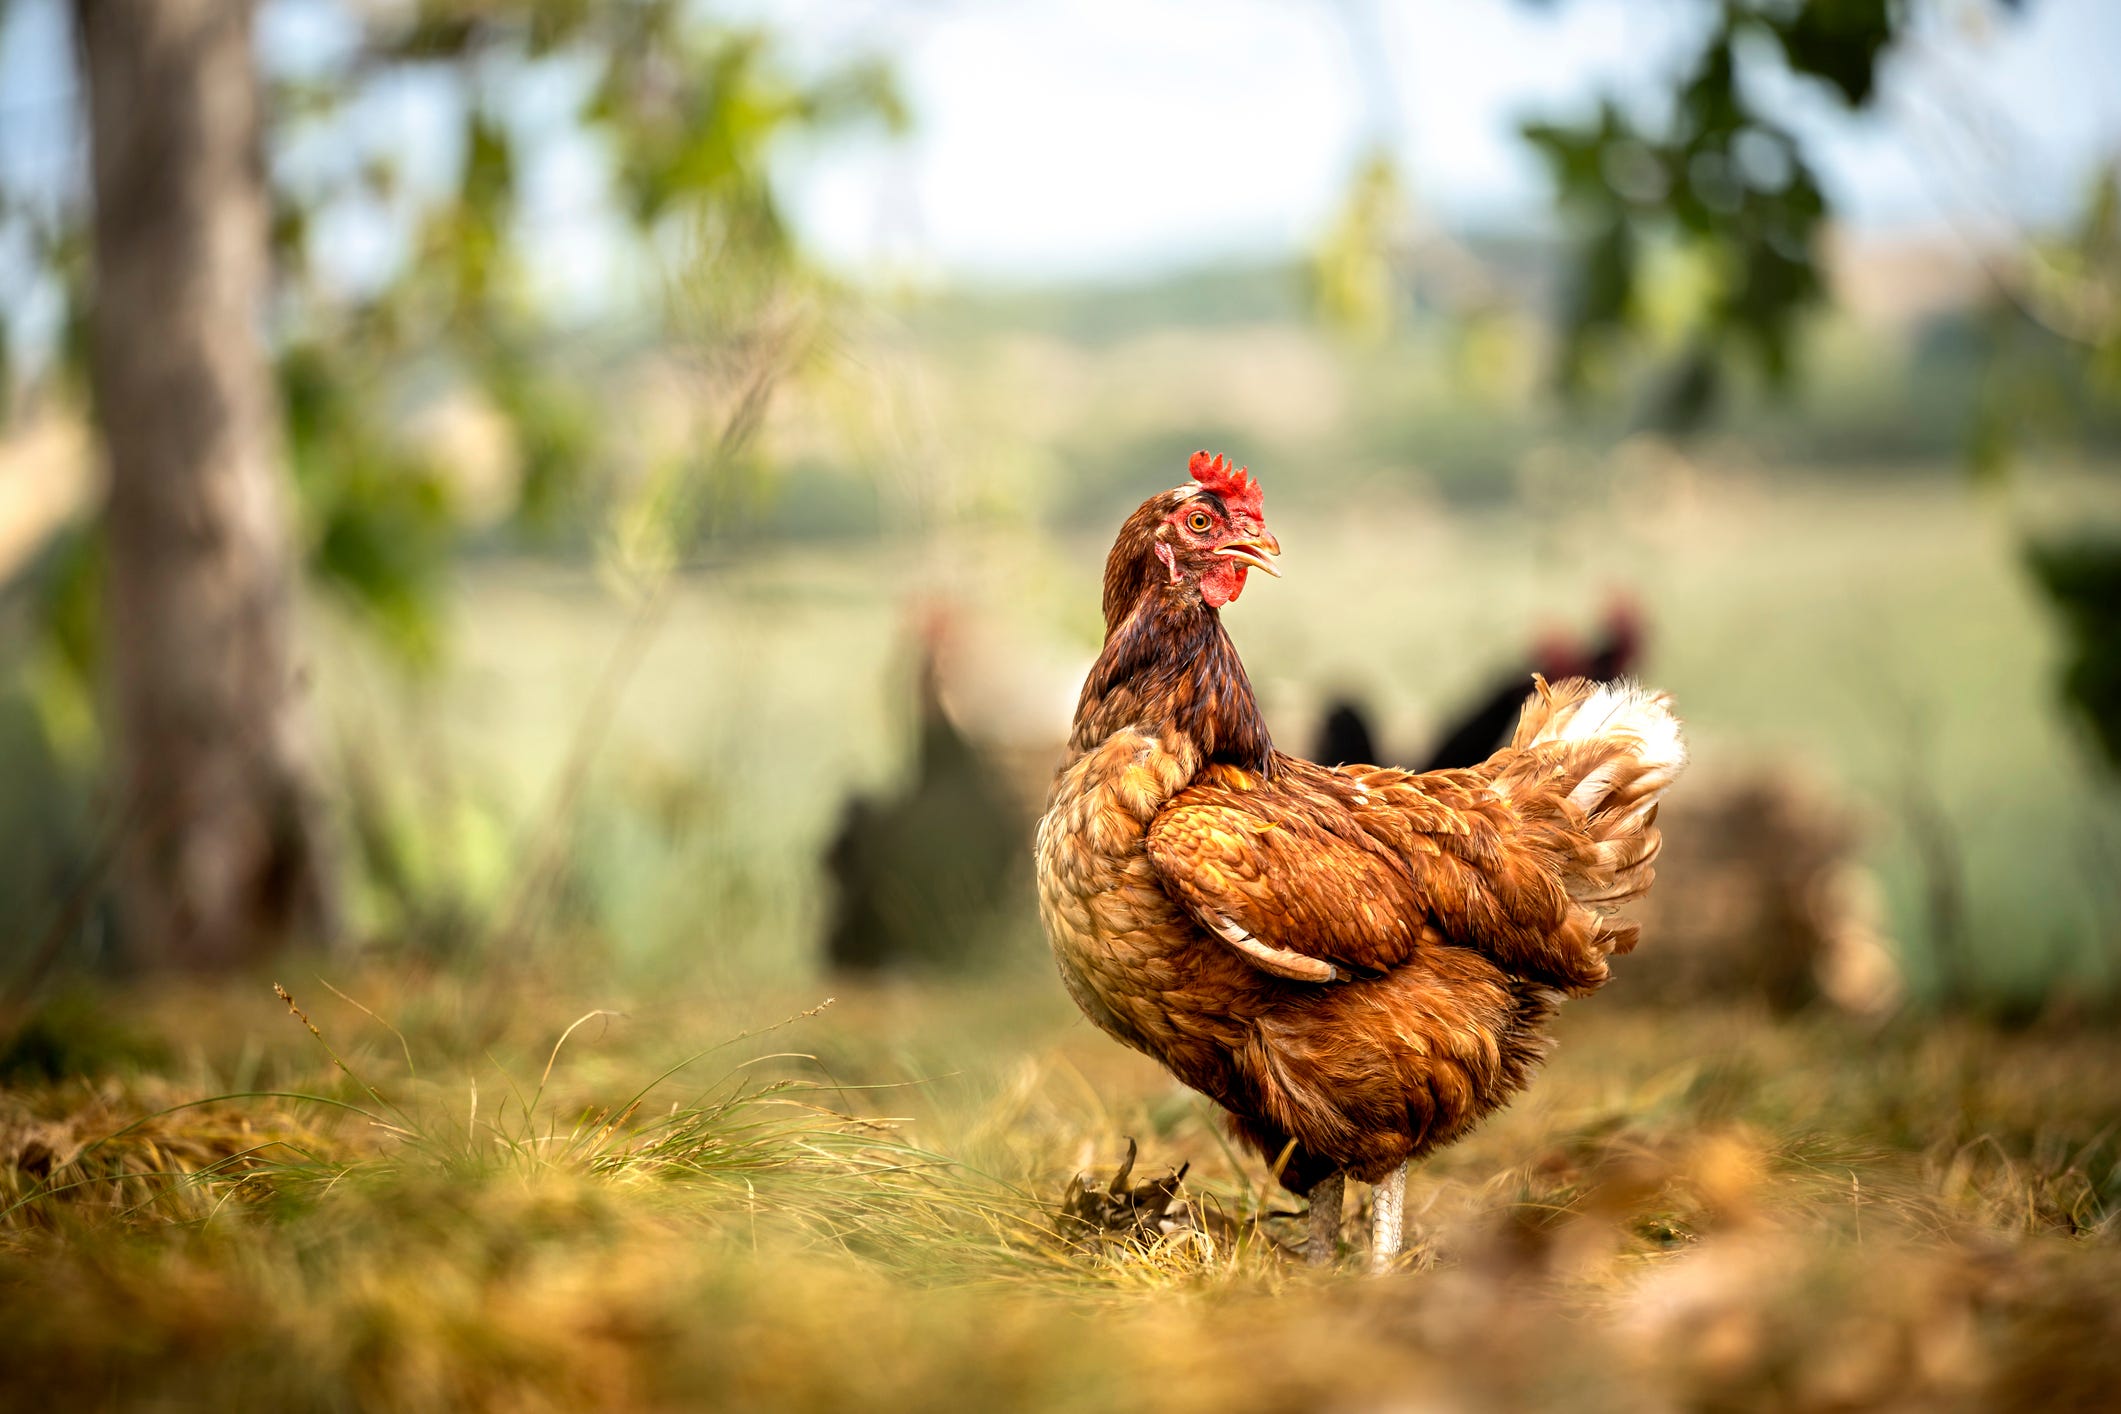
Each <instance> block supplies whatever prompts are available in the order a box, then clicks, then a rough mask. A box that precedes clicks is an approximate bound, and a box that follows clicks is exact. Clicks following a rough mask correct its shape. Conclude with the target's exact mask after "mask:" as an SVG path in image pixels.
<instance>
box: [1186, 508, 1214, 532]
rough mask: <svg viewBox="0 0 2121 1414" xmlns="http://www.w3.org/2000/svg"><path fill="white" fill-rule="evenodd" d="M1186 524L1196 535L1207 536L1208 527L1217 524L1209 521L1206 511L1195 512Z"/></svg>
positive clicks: (1188, 517) (1187, 519)
mask: <svg viewBox="0 0 2121 1414" xmlns="http://www.w3.org/2000/svg"><path fill="white" fill-rule="evenodd" d="M1186 524H1187V525H1188V526H1190V527H1191V528H1192V531H1193V533H1194V534H1195V535H1206V534H1207V533H1208V527H1209V526H1211V525H1213V524H1215V522H1214V521H1212V520H1210V519H1208V513H1207V512H1206V511H1195V512H1194V513H1193V514H1192V515H1189V516H1187V517H1186Z"/></svg>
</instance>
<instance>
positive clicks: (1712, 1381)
mask: <svg viewBox="0 0 2121 1414" xmlns="http://www.w3.org/2000/svg"><path fill="white" fill-rule="evenodd" d="M294 975H295V974H290V976H294ZM1040 980H1041V979H1039V978H1038V977H1037V976H1036V975H1035V974H1026V975H1022V976H1016V975H1011V976H1006V977H997V978H993V979H989V980H988V981H986V982H983V983H979V984H973V985H964V986H953V987H906V988H887V989H881V990H872V989H854V990H846V991H845V994H844V995H841V996H839V997H838V998H837V999H836V1000H835V1001H834V1002H833V1003H832V1004H831V1005H829V1006H825V1007H824V1008H823V1009H822V1010H816V1009H815V1008H817V1006H818V1005H819V1003H820V1002H821V1001H822V1000H823V999H822V997H814V998H811V999H809V1001H808V1002H807V1004H806V1005H804V1006H803V1007H801V1008H800V1009H798V1008H797V1007H796V1003H797V1002H798V1001H801V1000H803V999H802V998H801V997H798V996H793V995H791V996H787V997H781V998H769V997H763V996H754V997H750V998H746V999H744V1000H743V1001H742V1002H741V1003H737V1002H734V1001H733V1000H732V999H731V998H729V997H728V996H727V995H722V996H713V995H693V996H678V995H672V994H669V993H667V992H666V993H664V994H662V995H658V996H652V997H637V998H632V999H627V998H614V999H609V1000H615V1001H617V1002H618V1005H617V1006H616V1007H615V1008H614V1009H615V1010H617V1011H619V1012H621V1013H622V1014H619V1015H590V1016H589V1017H588V1019H586V1020H583V1021H581V1023H580V1024H579V1025H575V1026H574V1027H573V1029H572V1030H571V1031H570V1030H569V1029H568V1028H569V1026H570V1024H571V1023H573V1022H574V1021H575V1020H576V1014H571V1013H574V1009H575V1008H576V1007H577V1006H578V1005H579V1002H580V997H579V996H577V995H575V994H574V990H573V986H572V985H571V984H569V983H566V982H562V981H560V980H558V979H557V978H556V977H554V976H552V975H541V974H538V973H533V972H528V971H524V972H519V973H515V974H512V975H503V976H500V977H487V978H478V979H473V978H470V977H462V976H455V975H451V974H448V973H442V974H437V973H433V972H431V971H428V970H425V969H419V970H413V971H407V970H403V969H381V970H378V969H370V970H366V971H362V972H359V973H356V974H350V975H346V976H342V977H340V978H339V979H338V982H337V983H336V984H332V982H331V977H330V974H329V971H328V969H325V970H314V969H313V970H306V971H304V972H303V973H302V974H300V980H299V985H297V983H296V982H293V981H290V982H289V984H288V990H289V992H290V993H291V994H292V996H293V1000H294V1004H295V1005H296V1006H299V1007H300V1008H301V1012H302V1013H303V1014H304V1015H306V1016H307V1017H308V1019H309V1022H310V1023H313V1024H314V1026H315V1027H316V1032H317V1033H318V1034H312V1032H311V1031H310V1030H309V1029H308V1026H307V1025H306V1024H305V1022H304V1021H303V1020H302V1019H300V1018H299V1017H298V1016H296V1015H294V1014H291V1012H290V1009H289V1007H288V1006H287V1005H285V1004H283V1003H282V1001H281V1000H280V999H279V998H277V997H276V996H275V995H274V994H273V993H272V991H271V990H269V988H268V987H267V986H266V984H265V983H264V982H263V981H262V980H261V981H259V982H257V983H255V984H248V985H229V986H217V987H212V988H197V987H175V986H165V987H161V988H157V989H154V990H152V991H148V992H143V993H138V994H133V995H129V996H127V997H124V998H122V999H112V998H103V999H101V1001H100V1005H99V1010H100V1013H101V1015H102V1016H103V1018H104V1021H105V1023H106V1024H105V1025H104V1026H103V1027H102V1029H101V1032H100V1035H98V1036H97V1037H96V1038H95V1039H94V1040H93V1041H84V1042H76V1043H73V1044H74V1046H75V1049H74V1050H72V1051H71V1052H69V1051H67V1050H66V1049H65V1047H64V1046H61V1047H59V1048H58V1050H57V1052H56V1053H55V1054H54V1055H53V1056H52V1057H51V1058H50V1059H51V1061H52V1063H53V1064H54V1065H55V1066H56V1067H57V1068H70V1069H73V1070H76V1071H86V1072H89V1073H90V1076H91V1078H80V1077H79V1076H77V1077H76V1078H72V1079H67V1080H52V1079H37V1078H35V1077H34V1076H32V1075H30V1074H28V1073H26V1072H25V1071H21V1070H18V1072H17V1073H16V1074H15V1075H14V1077H12V1084H11V1087H10V1089H9V1091H8V1093H7V1096H6V1099H5V1102H4V1103H5V1110H4V1117H0V1124H4V1129H0V1160H4V1161H5V1166H4V1167H0V1181H4V1183H5V1184H6V1188H5V1190H4V1202H5V1204H6V1205H7V1206H6V1207H5V1217H4V1219H0V1330H5V1331H6V1332H7V1333H8V1336H7V1339H6V1344H7V1345H8V1346H9V1347H10V1355H9V1358H8V1359H7V1360H6V1361H5V1362H4V1365H0V1386H5V1387H7V1388H8V1389H9V1390H10V1392H11V1394H12V1396H13V1397H14V1398H16V1399H19V1400H20V1401H21V1403H22V1404H23V1405H24V1406H25V1407H29V1406H30V1405H31V1403H32V1401H33V1400H36V1401H44V1402H57V1403H60V1404H65V1405H73V1404H79V1403H86V1402H94V1401H97V1400H105V1401H108V1402H112V1403H118V1404H156V1405H164V1404H195V1405H199V1406H206V1407H233V1406H237V1405H248V1406H252V1407H342V1406H345V1405H347V1404H349V1403H358V1404H366V1405H387V1406H389V1407H393V1408H414V1409H418V1408H436V1409H441V1408H465V1407H486V1408H543V1407H549V1408H629V1407H631V1408H638V1407H651V1408H653V1407H691V1406H713V1407H721V1408H763V1407H776V1408H820V1409H823V1408H832V1407H839V1406H842V1405H844V1404H846V1403H848V1402H859V1403H861V1404H862V1405H864V1406H866V1407H877V1408H907V1409H914V1408H927V1407H933V1404H934V1401H935V1399H936V1398H937V1397H939V1393H940V1392H943V1391H948V1392H950V1394H951V1396H952V1402H953V1403H957V1404H961V1405H963V1406H964V1407H1000V1406H1008V1407H1024V1408H1054V1409H1060V1408H1084V1407H1089V1408H1098V1409H1122V1408H1136V1407H1139V1408H1144V1409H1151V1408H1153V1409H1156V1410H1159V1411H1172V1410H1185V1409H1192V1408H1200V1409H1211V1408H1212V1409H1232V1408H1265V1409H1271V1408H1315V1407H1375V1406H1378V1405H1380V1404H1384V1405H1391V1406H1395V1407H1397V1406H1405V1405H1421V1406H1424V1407H1435V1408H1489V1407H1495V1408H1507V1407H1523V1406H1524V1405H1526V1404H1536V1405H1542V1406H1557V1405H1559V1406H1567V1407H1573V1408H1608V1407H1610V1408H1616V1409H1618V1408H1627V1409H1640V1408H1645V1407H1652V1408H1654V1407H1674V1408H1677V1407H1701V1406H1704V1405H1712V1406H1716V1407H1734V1408H1761V1409H1829V1408H1834V1409H1839V1408H1857V1407H1953V1406H1956V1405H1964V1406H1965V1407H1969V1408H1972V1407H1989V1408H1995V1407H2010V1406H2015V1405H2020V1404H2023V1405H2025V1406H2027V1407H2043V1408H2056V1407H2065V1405H2066V1404H2067V1403H2068V1400H2069V1398H2070V1397H2071V1396H2073V1395H2076V1394H2085V1393H2089V1392H2092V1391H2097V1390H2101V1389H2103V1388H2106V1387H2108V1386H2107V1383H2106V1382H2109V1381H2111V1380H2112V1379H2113V1378H2114V1377H2115V1376H2117V1375H2121V1366H2117V1364H2116V1356H2115V1353H2114V1351H2115V1346H2114V1343H2113V1341H2112V1338H2111V1337H2112V1334H2113V1328H2114V1316H2113V1310H2114V1297H2115V1295H2117V1294H2121V1249H2117V1248H2116V1247H2115V1245H2114V1234H2115V1224H2114V1222H2113V1220H2112V1218H2111V1213H2112V1211H2113V1208H2114V1204H2115V1201H2116V1198H2117V1197H2121V1163H2117V1161H2121V1139H2117V1136H2116V1134H2115V1131H2114V1125H2113V1121H2112V1116H2113V1115H2114V1114H2116V1113H2121V1080H2116V1078H2115V1077H2116V1076H2121V1064H2117V1062H2121V1041H2117V1040H2116V1039H2115V1038H2113V1037H2112V1036H2111V1034H2109V1033H2107V1032H2106V1031H2103V1030H2092V1029H2075V1028H2064V1027H2059V1026H2051V1027H2049V1028H2047V1029H2043V1030H2038V1031H2026V1032H2018V1033H2004V1032H2000V1031H1997V1030H1994V1029H1990V1028H1987V1027H1983V1026H1977V1025H1973V1024H1965V1023H1953V1022H1942V1021H1916V1020H1912V1019H1910V1020H1903V1021H1901V1022H1897V1023H1894V1024H1892V1025H1890V1026H1887V1027H1884V1028H1882V1029H1879V1028H1873V1027H1864V1026H1859V1025H1856V1024H1854V1023H1851V1022H1847V1021H1844V1020H1839V1019H1834V1018H1830V1017H1826V1016H1818V1017H1809V1018H1798V1019H1794V1020H1782V1021H1776V1020H1771V1019H1769V1018H1768V1017H1766V1016H1765V1015H1764V1014H1759V1013H1755V1012H1752V1011H1749V1010H1746V1009H1742V1008H1741V1009H1730V1008H1723V1009H1704V1010H1689V1011H1683V1012H1677V1013H1649V1012H1643V1011H1638V1010H1634V1009H1631V1008H1627V1007H1623V1006H1618V1005H1614V1006H1604V1005H1603V1004H1602V1003H1601V1002H1599V1001H1597V1000H1593V1001H1590V1002H1587V1003H1583V1004H1580V1005H1576V1006H1574V1007H1572V1008H1571V1010H1570V1013H1569V1015H1568V1016H1567V1017H1566V1019H1565V1021H1564V1024H1563V1027H1562V1032H1561V1042H1562V1044H1561V1046H1560V1048H1559V1050H1558V1052H1557V1054H1556V1056H1555V1058H1554V1060H1553V1063H1552V1065H1551V1066H1550V1068H1549V1069H1548V1071H1547V1072H1546V1074H1545V1075H1544V1076H1543V1077H1542V1078H1541V1079H1540V1080H1539V1081H1538V1082H1537V1083H1536V1084H1535V1085H1534V1087H1533V1088H1532V1090H1531V1091H1530V1092H1529V1093H1528V1094H1527V1095H1526V1096H1525V1097H1524V1098H1523V1099H1522V1100H1521V1101H1520V1102H1519V1103H1518V1104H1517V1105H1515V1106H1513V1107H1512V1108H1511V1109H1510V1110H1508V1111H1507V1112H1506V1113H1504V1114H1503V1115H1502V1116H1501V1117H1499V1118H1498V1119H1497V1120H1496V1121H1495V1122H1493V1123H1491V1124H1489V1125H1488V1126H1487V1127H1485V1128H1484V1129H1482V1130H1480V1131H1479V1132H1478V1133H1477V1134H1475V1135H1474V1136H1473V1137H1472V1138H1470V1139H1468V1140H1467V1141H1465V1142H1464V1143H1462V1144H1459V1145H1457V1146H1455V1147H1453V1148H1451V1149H1449V1150H1447V1151H1445V1152H1444V1153H1442V1154H1440V1155H1438V1156H1436V1158H1435V1159H1434V1160H1432V1161H1431V1162H1430V1163H1428V1164H1427V1165H1425V1166H1424V1167H1423V1168H1422V1169H1420V1170H1419V1171H1418V1172H1417V1173H1416V1174H1415V1176H1414V1179H1413V1182H1412V1185H1411V1196H1410V1205H1409V1206H1410V1212H1411V1213H1412V1214H1413V1232H1414V1235H1415V1241H1414V1251H1413V1253H1412V1255H1411V1257H1410V1259H1409V1261H1408V1263H1407V1264H1406V1266H1405V1268H1404V1269H1403V1270H1401V1271H1400V1272H1397V1273H1395V1274H1393V1275H1390V1276H1387V1277H1383V1278H1375V1279H1373V1278H1367V1277H1364V1276H1361V1275H1359V1274H1358V1270H1357V1269H1358V1268H1359V1262H1357V1261H1355V1260H1352V1258H1353V1256H1354V1255H1355V1254H1351V1261H1350V1263H1349V1269H1348V1270H1346V1271H1342V1272H1335V1273H1323V1274H1322V1273H1315V1272H1311V1271H1308V1270H1305V1269H1304V1268H1302V1267H1301V1266H1300V1265H1298V1264H1297V1263H1296V1262H1294V1261H1293V1260H1292V1259H1290V1258H1289V1257H1287V1256H1285V1255H1284V1254H1283V1252H1282V1251H1281V1247H1282V1245H1283V1244H1284V1243H1286V1242H1288V1241H1292V1240H1294V1238H1295V1236H1296V1231H1297V1226H1298V1224H1297V1222H1296V1221H1295V1219H1294V1217H1293V1213H1294V1211H1295V1209H1296V1207H1297V1206H1298V1205H1296V1204H1293V1203H1292V1202H1291V1201H1290V1200H1289V1199H1287V1198H1286V1196H1285V1195H1282V1194H1280V1193H1279V1192H1278V1191H1277V1190H1274V1189H1273V1188H1272V1187H1271V1186H1270V1185H1269V1183H1268V1182H1267V1177H1266V1174H1265V1171H1264V1168H1263V1166H1262V1165H1261V1164H1259V1163H1258V1162H1256V1161H1251V1160H1247V1159H1244V1158H1241V1157H1239V1156H1237V1155H1235V1154H1233V1153H1232V1152H1231V1150H1230V1149H1229V1148H1228V1146H1227V1145H1226V1144H1225V1143H1224V1142H1223V1140H1222V1138H1221V1137H1220V1131H1219V1129H1218V1127H1217V1125H1216V1123H1215V1122H1214V1118H1213V1116H1212V1114H1211V1113H1210V1112H1209V1109H1208V1107H1207V1106H1205V1105H1204V1104H1203V1103H1202V1102H1201V1101H1200V1100H1198V1099H1197V1098H1196V1097H1193V1096H1191V1095H1189V1094H1187V1093H1186V1092H1184V1091H1182V1090H1180V1089H1178V1088H1177V1087H1175V1086H1174V1085H1173V1084H1172V1083H1171V1082H1170V1081H1169V1080H1167V1079H1166V1078H1164V1077H1163V1076H1162V1075H1161V1074H1160V1073H1159V1072H1158V1071H1157V1070H1156V1069H1155V1068H1154V1067H1153V1066H1150V1065H1148V1064H1147V1063H1146V1062H1142V1061H1140V1060H1138V1059H1136V1058H1133V1057H1131V1056H1129V1055H1127V1054H1125V1053H1124V1052H1121V1051H1120V1050H1118V1049H1117V1048H1116V1047H1114V1046H1112V1045H1111V1044H1110V1043H1109V1042H1107V1041H1106V1040H1104V1038H1102V1037H1101V1036H1099V1035H1097V1034H1096V1033H1094V1032H1092V1031H1090V1030H1089V1029H1088V1028H1087V1027H1086V1026H1084V1025H1083V1024H1081V1023H1080V1022H1079V1021H1077V1020H1076V1019H1075V1018H1074V1017H1073V1016H1072V1014H1071V1013H1070V1012H1069V1011H1068V1010H1067V1008H1066V1005H1065V1002H1064V1001H1062V1000H1061V999H1059V997H1058V996H1057V990H1058V989H1057V988H1048V987H1041V986H1039V985H1038V982H1039V981H1040ZM328 984H330V985H328ZM334 985H336V986H337V990H338V991H340V992H343V993H344V994H345V995H344V997H343V998H342V997H341V996H339V995H337V994H336V993H335V991H334V990H333V987H334ZM364 1008H365V1009H366V1010H364ZM782 1008H786V1010H782ZM799 1011H800V1014H799ZM371 1013H372V1015H371ZM783 1017H787V1018H792V1019H788V1020H786V1021H785V1023H784V1024H781V1025H779V1026H777V1027H776V1026H774V1025H773V1023H774V1022H775V1021H776V1020H779V1019H781V1018H783ZM59 1021H60V1022H61V1023H62V1024H64V1022H65V1018H64V1017H63V1016H61V1017H60V1018H59ZM260 1022H269V1023H270V1024H269V1025H266V1026H263V1027H261V1026H260V1025H259V1023H260ZM747 1026H748V1027H749V1028H750V1034H748V1035H747V1034H744V1033H745V1031H746V1028H747ZM769 1028H771V1029H769ZM68 1034H73V1035H79V1034H81V1028H79V1027H72V1028H69V1030H68ZM563 1037H564V1044H560V1042H561V1041H562V1038H563ZM20 1054H21V1052H20V1049H19V1048H18V1055H20ZM688 1057H689V1058H690V1059H688ZM25 1064H26V1062H25ZM232 1092H240V1093H239V1094H238V1095H237V1097H236V1098H231V1099H223V1100H215V1101H212V1102H211V1103H207V1104H203V1105H198V1104H193V1105H191V1106H190V1107H188V1108H183V1109H171V1108H169V1107H170V1106H172V1105H175V1104H179V1103H184V1102H188V1101H193V1100H196V1099H198V1098H200V1097H204V1096H212V1095H217V1094H229V1093H232ZM301 1096H308V1097H313V1098H298V1097H301ZM1128 1138H1132V1139H1134V1140H1135V1141H1136V1142H1137V1143H1138V1145H1139V1146H1140V1149H1141V1160H1140V1165H1139V1167H1138V1173H1140V1172H1146V1171H1149V1170H1154V1169H1161V1168H1163V1167H1165V1166H1170V1165H1176V1164H1182V1163H1183V1164H1190V1165H1191V1168H1190V1170H1189V1172H1188V1175H1187V1179H1186V1183H1185V1186H1184V1190H1183V1191H1184V1193H1185V1194H1186V1195H1187V1196H1188V1197H1189V1198H1190V1199H1191V1200H1192V1203H1193V1204H1194V1205H1196V1206H1195V1207H1194V1208H1193V1209H1192V1211H1191V1213H1190V1214H1187V1215H1186V1216H1187V1217H1189V1218H1190V1219H1191V1221H1190V1222H1181V1223H1179V1224H1177V1225H1176V1227H1177V1230H1176V1231H1174V1232H1173V1233H1172V1234H1171V1235H1170V1236H1167V1237H1162V1238H1156V1237H1144V1238H1141V1239H1138V1240H1133V1241H1118V1242H1111V1243H1103V1242H1100V1241H1098V1240H1096V1238H1095V1236H1094V1235H1092V1234H1086V1233H1084V1232H1082V1231H1081V1230H1080V1229H1077V1228H1073V1227H1071V1226H1070V1225H1068V1224H1065V1223H1062V1222H1060V1221H1057V1220H1056V1217H1055V1213H1056V1210H1057V1209H1058V1208H1059V1206H1060V1205H1061V1203H1062V1201H1063V1196H1064V1193H1065V1190H1066V1188H1067V1184H1068V1180H1069V1178H1070V1177H1071V1176H1073V1174H1074V1172H1075V1171H1076V1170H1077V1168H1078V1167H1083V1168H1090V1169H1093V1170H1100V1171H1101V1172H1104V1173H1109V1169H1110V1166H1111V1165H1112V1164H1113V1163H1115V1162H1117V1160H1118V1159H1119V1158H1120V1157H1121V1156H1122V1155H1123V1153H1124V1149H1125V1143H1126V1140H1127V1139H1128ZM1352 1226H1353V1225H1352V1224H1351V1227H1352Z"/></svg>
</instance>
